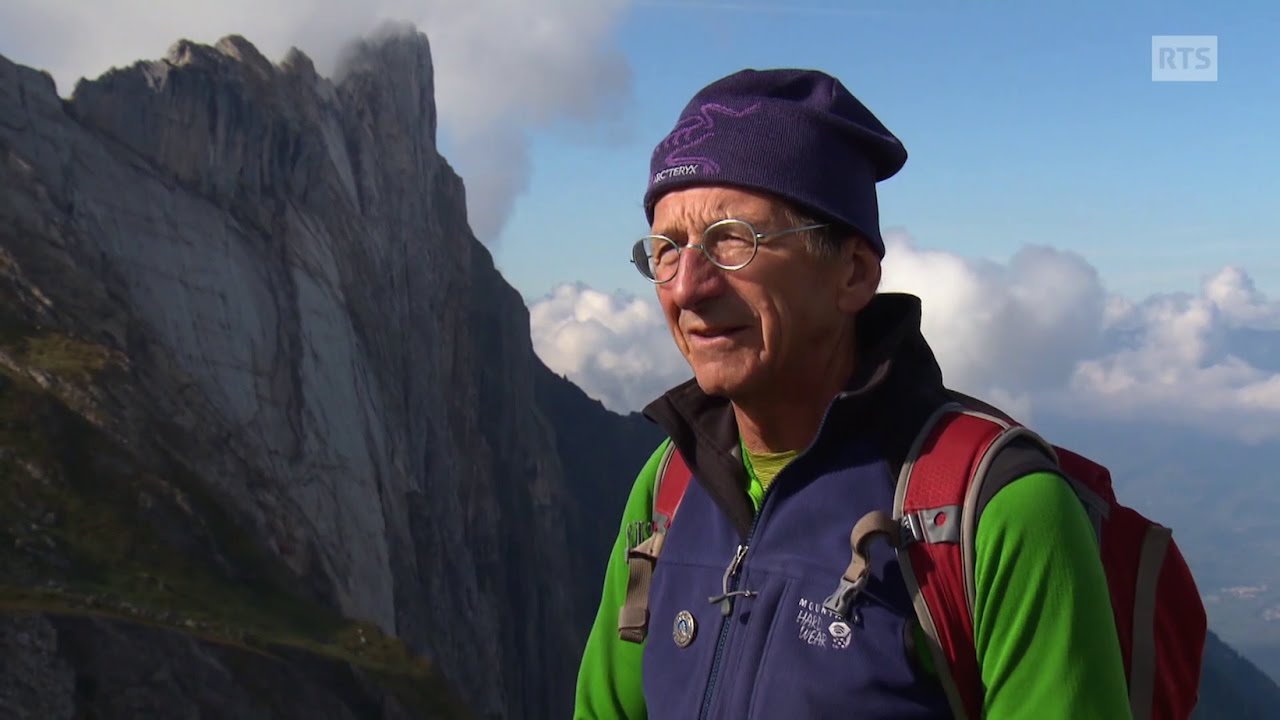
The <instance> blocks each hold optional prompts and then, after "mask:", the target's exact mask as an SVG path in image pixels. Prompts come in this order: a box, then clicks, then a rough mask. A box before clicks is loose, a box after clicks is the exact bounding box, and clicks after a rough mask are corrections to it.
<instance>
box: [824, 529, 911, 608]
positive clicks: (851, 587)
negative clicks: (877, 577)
mask: <svg viewBox="0 0 1280 720" xmlns="http://www.w3.org/2000/svg"><path fill="white" fill-rule="evenodd" d="M878 535H883V536H884V537H885V539H886V540H888V541H889V545H890V546H892V547H894V548H896V547H898V546H899V545H901V539H902V526H901V525H899V524H898V523H897V522H896V521H895V520H894V519H893V518H892V517H890V516H889V514H888V513H885V512H882V511H879V510H877V511H875V512H869V513H867V514H866V515H863V516H862V517H861V518H860V519H859V520H858V522H857V523H856V524H855V525H854V526H853V532H851V533H849V547H850V549H852V551H853V552H852V557H851V558H850V560H849V567H847V568H845V571H844V576H843V577H841V578H840V585H839V586H838V587H837V588H836V591H835V592H833V593H831V595H829V596H828V597H827V599H826V600H825V601H823V603H822V605H823V607H825V608H826V609H828V610H830V611H832V612H834V613H836V614H837V615H840V616H842V617H848V616H849V610H850V608H851V607H852V606H853V601H854V600H855V599H857V597H858V593H860V592H862V588H863V587H864V586H866V584H867V576H868V574H869V572H870V570H871V557H870V556H869V555H868V554H867V546H868V545H870V544H871V541H872V540H874V539H875V538H876V536H878Z"/></svg>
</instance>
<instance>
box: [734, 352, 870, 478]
mask: <svg viewBox="0 0 1280 720" xmlns="http://www.w3.org/2000/svg"><path fill="white" fill-rule="evenodd" d="M828 357H829V358H830V360H829V361H828V362H827V364H826V366H825V367H822V368H820V369H816V370H817V371H816V372H814V373H812V374H806V375H802V376H799V377H797V378H796V380H797V381H798V382H797V383H796V384H793V385H789V386H787V387H783V388H767V389H766V392H765V393H761V395H760V396H759V397H754V398H744V399H742V400H741V401H734V403H733V412H734V415H735V417H736V418H737V421H738V432H739V433H741V434H742V441H743V444H744V445H746V447H747V449H748V450H750V451H751V452H753V453H775V452H785V451H788V450H803V449H805V448H807V447H808V446H809V444H810V443H812V442H813V439H814V438H815V437H816V436H817V434H818V429H819V428H820V427H821V425H822V419H823V417H824V416H825V415H826V412H827V408H828V407H829V406H830V405H831V400H832V399H833V398H834V397H835V396H836V395H837V394H839V393H840V392H841V391H842V390H844V388H845V384H846V383H847V382H848V380H849V377H850V376H852V374H853V370H854V366H855V364H856V360H855V356H854V353H853V348H852V347H849V345H847V344H842V346H841V347H840V348H837V349H835V350H834V352H833V353H832V354H831V355H829V356H828ZM805 380H808V382H805Z"/></svg>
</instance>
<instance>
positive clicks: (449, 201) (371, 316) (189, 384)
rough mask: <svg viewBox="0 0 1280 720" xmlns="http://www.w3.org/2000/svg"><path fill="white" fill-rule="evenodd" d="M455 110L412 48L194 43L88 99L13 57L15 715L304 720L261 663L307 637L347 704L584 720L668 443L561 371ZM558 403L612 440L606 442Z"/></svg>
mask: <svg viewBox="0 0 1280 720" xmlns="http://www.w3.org/2000/svg"><path fill="white" fill-rule="evenodd" d="M435 127H436V116H435V107H434V100H433V87H432V66H431V60H430V55H429V50H428V45H427V42H426V39H425V38H424V37H423V36H421V35H416V34H400V35H395V36H388V37H385V38H383V39H381V40H379V41H377V42H373V43H369V44H364V45H361V46H359V47H357V48H355V49H354V50H353V51H352V52H351V54H350V56H349V57H348V59H347V61H346V62H345V63H344V67H343V71H342V72H341V73H340V75H339V76H338V77H337V78H336V79H334V80H330V79H326V78H322V77H319V76H317V74H316V72H315V69H314V67H313V66H312V64H311V62H310V61H309V60H308V59H307V58H306V57H305V56H303V55H302V54H300V53H298V52H296V51H295V52H292V53H290V55H289V56H288V57H287V58H286V59H285V60H284V61H283V62H282V63H281V64H279V65H273V64H272V63H270V62H268V61H267V60H266V59H264V58H263V57H262V56H261V55H260V54H259V53H258V52H257V50H256V49H254V48H253V46H252V45H250V44H249V43H248V42H247V41H245V40H243V39H241V38H237V37H230V38H226V39H224V40H222V41H221V42H219V43H218V44H217V45H216V46H215V47H208V46H201V45H196V44H192V43H188V42H180V43H178V44H176V45H175V46H174V47H173V48H172V50H171V51H170V53H169V55H168V57H166V58H165V59H163V60H160V61H155V62H143V63H138V64H136V65H134V66H132V67H129V68H126V69H123V70H118V71H112V72H111V73H108V74H107V75H105V76H103V77H102V78H100V79H98V80H95V81H91V82H82V83H81V84H80V85H79V86H78V87H77V88H76V90H75V93H74V95H73V97H72V98H71V100H69V101H65V102H64V101H63V100H61V99H59V98H58V96H57V94H56V93H55V89H54V87H53V84H52V81H51V80H50V79H49V77H48V76H47V75H44V74H41V73H38V72H36V71H33V70H31V69H28V68H24V67H21V66H19V65H15V64H13V63H11V62H9V61H7V60H4V59H3V58H0V307H3V312H2V313H0V368H2V369H3V373H4V374H3V376H0V382H3V383H5V385H4V389H3V393H4V395H3V404H2V405H3V407H0V410H3V413H0V447H2V448H3V454H2V455H0V470H2V471H3V472H4V474H5V475H6V480H5V482H6V483H7V484H8V487H7V488H6V489H5V490H0V492H3V493H5V495H3V496H0V561H2V562H3V563H4V565H3V566H0V570H2V571H3V574H4V576H5V577H6V578H15V579H17V580H16V581H8V580H7V581H6V583H7V589H6V590H3V591H0V607H3V608H6V609H8V610H10V611H19V610H24V611H38V612H39V613H40V614H38V615H36V616H35V617H34V618H23V619H10V620H6V621H5V623H7V624H4V625H0V634H8V636H10V637H18V636H21V637H22V638H24V639H23V641H22V642H21V643H16V644H10V643H8V642H6V643H5V644H4V650H0V658H3V660H4V666H5V667H6V668H9V667H11V662H17V659H16V658H17V656H18V655H22V656H23V657H27V655H24V654H23V653H24V652H25V651H22V650H19V649H17V648H21V647H28V646H31V647H37V648H40V649H38V650H36V651H33V652H34V655H31V657H32V658H34V659H30V661H29V662H26V664H25V665H23V667H27V668H28V670H29V672H27V673H26V674H25V675H22V674H20V678H25V679H22V680H21V681H20V682H18V681H15V682H17V686H15V687H19V688H26V690H25V691H23V690H21V689H13V688H10V690H9V691H8V693H7V695H6V690H5V688H6V685H5V684H4V683H0V708H4V707H5V705H4V703H5V702H8V703H9V704H10V707H21V702H20V701H16V700H14V699H13V698H20V697H24V695H23V694H22V693H23V692H27V694H28V695H30V694H31V693H32V692H35V691H38V690H39V689H40V687H41V686H42V685H41V684H42V683H43V684H44V686H47V689H48V692H44V693H40V692H36V694H35V696H39V697H44V698H45V701H47V703H48V705H47V709H45V710H44V711H41V712H39V713H37V714H38V716H40V717H48V718H56V717H72V716H73V713H74V712H75V709H76V708H80V710H81V711H84V709H85V708H86V707H88V708H93V709H94V711H95V712H96V713H97V715H96V716H99V717H133V716H134V713H133V711H130V710H129V708H130V707H133V706H130V705H129V704H128V702H125V701H121V700H120V699H119V697H120V696H121V693H122V692H124V695H125V696H130V695H129V692H125V691H126V690H129V688H135V685H133V684H131V683H135V682H136V687H138V688H141V687H145V686H147V683H153V684H154V683H157V682H158V683H159V685H157V687H159V686H164V687H166V688H170V690H171V689H172V687H179V688H180V687H187V688H188V689H190V688H191V687H192V686H194V685H199V684H201V683H203V682H204V681H205V680H202V679H201V678H205V679H207V677H206V676H210V674H212V675H216V676H217V677H218V678H219V681H218V682H219V683H220V685H214V686H212V687H223V691H220V692H217V693H216V695H220V696H226V697H237V698H241V697H242V698H244V701H243V704H242V706H241V707H242V708H243V712H236V713H235V714H234V716H235V717H259V716H261V717H266V716H271V717H275V716H284V715H277V714H276V713H277V712H284V711H283V710H279V709H278V708H277V709H275V710H273V709H272V708H274V707H276V706H277V705H278V706H282V707H292V706H290V705H289V703H288V701H287V699H288V698H289V697H293V696H294V695H295V694H296V693H295V691H294V689H292V688H291V689H289V690H288V691H286V690H284V689H282V688H279V687H278V686H275V687H277V689H276V690H274V691H273V690H272V689H271V688H272V687H273V685H272V684H271V682H269V681H268V680H267V678H269V677H272V675H271V674H270V673H269V672H266V671H263V670H261V669H260V666H261V665H262V664H263V662H264V661H263V660H262V659H261V658H262V657H263V656H264V655H265V656H269V657H273V658H277V663H278V662H279V661H278V658H280V657H293V656H294V655H297V654H298V653H301V654H303V655H304V656H306V657H308V658H312V659H311V660H309V661H308V662H310V663H311V665H310V666H307V667H303V666H302V665H299V664H298V663H293V664H291V665H289V666H288V667H286V668H283V669H279V668H277V669H276V670H273V671H271V672H275V673H276V674H277V675H276V677H277V678H278V679H280V682H283V683H285V684H286V685H288V684H290V683H293V684H296V686H297V687H302V688H311V689H314V690H315V691H316V692H317V695H316V697H317V698H330V699H332V700H333V707H334V708H340V709H334V710H333V711H332V713H331V714H329V715H323V716H325V717H329V716H332V717H347V716H352V717H367V716H376V717H384V716H385V717H396V716H397V713H400V712H402V710H403V712H408V713H414V712H415V711H420V712H421V713H424V714H427V715H429V714H431V713H436V712H439V713H448V712H451V710H448V708H452V707H454V705H453V704H451V703H452V700H451V699H450V697H451V696H450V691H448V690H446V689H444V687H443V683H444V682H445V680H447V681H448V682H449V683H451V685H452V686H453V687H454V688H456V689H457V690H458V691H459V692H460V693H461V695H463V696H464V697H465V698H466V700H467V701H468V702H469V704H470V706H471V707H472V708H474V710H475V711H476V712H477V714H479V715H484V716H501V717H528V718H535V717H565V716H567V714H568V708H569V701H570V696H571V693H572V683H573V675H574V672H575V670H576V663H577V658H578V656H579V650H580V647H581V643H582V641H583V639H584V636H585V630H586V627H587V624H588V622H589V620H590V617H589V615H590V613H591V612H592V611H593V610H594V608H593V605H592V603H593V600H594V597H595V594H596V592H597V591H598V582H599V571H600V569H601V567H602V564H603V560H604V557H603V552H604V548H606V547H607V545H606V544H605V543H606V542H607V536H608V535H609V534H611V533H612V532H613V531H614V530H615V528H614V527H613V524H615V523H616V517H617V513H618V511H619V509H620V508H621V498H622V497H623V495H624V494H625V492H626V489H627V488H626V487H625V483H626V482H627V481H628V480H629V476H630V474H631V473H633V472H634V471H635V469H636V468H638V467H639V464H640V462H642V460H643V457H644V456H645V455H646V454H647V452H648V451H649V450H650V449H652V447H653V446H654V444H655V443H656V441H657V439H656V436H655V435H654V434H653V432H654V431H653V429H652V428H651V427H649V426H648V425H647V424H646V423H644V422H643V421H642V420H640V419H639V418H638V417H634V416H633V417H632V418H629V419H625V420H619V419H618V418H617V417H616V416H612V415H611V414H609V413H606V412H605V411H604V410H603V408H601V407H600V406H599V405H598V404H595V403H590V402H589V401H587V400H586V399H585V398H584V397H583V396H582V395H581V393H580V392H578V391H577V390H576V388H572V386H569V385H568V384H567V383H565V382H564V381H563V380H560V379H559V378H556V377H554V376H552V375H551V374H550V373H549V372H548V371H547V370H546V369H545V367H543V366H542V365H541V363H540V362H538V360H537V359H536V357H535V356H534V354H533V350H532V346H531V343H530V340H529V328H528V316H527V312H526V310H525V307H524V305H523V303H522V302H521V299H520V297H519V295H518V294H517V293H516V292H515V291H514V290H513V289H512V288H511V287H510V286H508V285H507V284H506V283H505V282H504V281H503V280H502V278H501V277H500V275H499V274H498V273H497V272H496V270H495V269H494V266H493V262H492V258H491V257H490V255H489V253H488V252H487V251H486V250H485V249H484V247H483V246H482V245H480V244H479V243H478V242H477V241H476V240H475V238H474V237H473V236H472V235H471V233H470V231H469V229H468V225H467V222H466V217H465V203H464V195H463V193H464V189H463V185H462V182H461V181H460V180H459V178H458V177H457V175H456V174H455V173H454V172H453V171H452V170H451V169H450V167H449V166H448V164H447V163H446V162H445V160H444V159H443V158H442V157H441V156H440V154H439V152H438V151H437V149H436V145H435ZM548 408H550V410H548ZM556 408H561V409H562V411H563V410H564V409H568V411H570V412H572V413H574V414H575V415H576V416H578V417H580V418H581V417H586V418H590V417H592V415H591V413H596V414H598V416H599V417H601V418H603V417H605V416H608V417H609V418H610V421H611V422H612V424H611V425H610V428H611V429H610V430H609V431H607V432H605V435H608V436H609V437H610V438H613V439H615V440H618V442H619V443H620V446H619V447H618V448H617V451H616V452H610V451H609V450H608V449H607V448H600V447H597V448H596V449H595V450H596V452H594V453H592V454H591V455H590V457H585V458H584V456H583V453H582V452H580V449H579V448H577V447H575V438H574V437H571V436H568V435H566V434H565V433H564V432H560V433H558V432H557V429H556V419H555V417H554V415H550V414H549V413H554V412H556V410H555V409H556ZM583 413H586V415H585V416H584V415H583ZM32 418H39V422H29V421H31V420H32ZM588 423H589V421H588ZM50 438H57V441H56V442H54V441H53V440H50ZM624 440H625V442H623V441H624ZM562 452H563V453H565V455H562V454H561V453H562ZM562 458H567V460H566V459H562ZM615 462H616V463H618V464H620V465H621V466H622V467H623V470H622V472H621V473H620V474H618V473H616V472H615V473H614V474H609V473H608V471H607V469H606V468H607V466H608V465H609V464H611V463H615ZM566 466H572V468H573V470H574V474H573V475H572V476H571V475H569V474H568V473H566ZM11 479H12V480H11ZM575 483H576V485H575ZM618 483H622V485H617V484H618ZM615 486H616V487H615ZM601 517H605V518H606V519H605V520H604V521H601V520H600V518H601ZM571 540H573V541H579V542H581V541H584V540H587V541H590V542H592V543H593V545H592V550H595V551H596V552H595V554H594V555H592V554H591V552H592V550H588V551H587V552H586V553H585V554H584V553H575V552H572V551H568V550H567V548H569V543H570V541H571ZM15 617H17V616H15ZM136 621H142V622H145V623H146V624H147V626H148V627H145V628H144V627H134V626H133V625H132V624H131V623H133V622H136ZM353 621H359V624H354V623H353ZM121 623H123V624H121ZM175 631H178V632H180V633H182V635H181V637H172V633H173V632H175ZM192 635H194V636H195V638H196V639H192ZM51 638H54V639H56V642H55V641H54V640H51ZM54 646H56V647H57V651H56V652H55V651H52V650H49V648H51V647H54ZM68 648H70V649H68ZM75 648H80V650H75ZM159 648H165V651H166V652H170V653H171V655H170V666H169V667H170V669H169V670H166V671H165V672H166V673H169V676H168V679H166V680H164V681H163V682H161V681H157V680H156V679H155V678H154V677H153V676H152V674H151V671H147V670H146V668H148V667H151V666H150V665H148V664H147V663H152V664H153V665H154V664H155V663H158V662H159V660H157V657H159V656H158V653H160V652H161V650H160V649H159ZM406 648H407V651H406ZM375 649H376V650H375ZM135 650H136V652H135ZM413 655H419V656H423V657H425V658H427V659H428V660H429V664H427V662H426V661H419V660H414V659H413V658H412V656H413ZM24 662H25V661H24ZM12 666H13V667H17V665H12ZM321 666H323V667H324V668H328V669H326V670H324V671H323V672H321V671H312V670H314V669H315V668H316V667H321ZM273 667H275V666H273ZM308 667H309V668H310V670H308V669H307V668H308ZM300 668H301V669H300ZM335 674H336V675H335ZM337 675H341V676H342V678H345V679H343V680H342V681H335V680H333V679H332V678H333V677H336V676H337ZM441 675H443V676H444V679H441ZM131 678H132V679H131ZM350 678H355V679H350ZM406 687H410V688H417V689H416V690H414V689H410V690H406V689H405V688H406ZM423 687H430V688H433V689H437V688H438V691H439V692H438V694H436V695H432V697H431V698H428V699H425V700H424V699H423V697H422V695H423V693H422V692H421V688H423ZM33 688H34V690H33ZM130 692H133V695H132V696H133V697H135V698H136V696H137V694H138V693H143V694H145V691H144V690H133V691H130ZM165 692H167V693H168V694H164V693H161V695H162V696H163V697H170V696H173V697H178V696H182V693H181V692H178V691H176V690H174V691H172V692H170V691H169V690H166V691H165ZM193 692H194V691H192V692H188V693H187V694H186V695H185V699H183V700H182V701H181V702H185V703H187V704H186V705H181V704H178V705H172V706H163V707H161V708H160V709H159V710H157V712H159V713H160V714H161V715H164V716H170V715H169V713H171V712H172V713H178V714H181V715H183V716H187V714H188V712H187V709H188V708H189V707H202V706H201V705H200V703H202V702H205V700H202V699H201V698H199V697H196V696H195V695H193V694H192V693H193ZM433 692H435V690H433ZM273 693H274V694H273ZM64 698H65V700H64ZM95 698H96V699H95ZM104 698H106V699H104ZM255 698H256V700H255ZM45 701H42V702H45ZM174 702H177V701H176V700H175V701H174ZM317 702H319V700H317ZM14 703H17V705H14ZM255 703H256V704H255ZM273 703H274V705H273ZM397 708H399V709H397ZM405 708H407V709H405ZM134 710H135V711H136V707H135V708H134ZM343 713H346V714H343ZM172 716H177V715H172ZM287 716H291V717H293V716H296V717H308V718H310V717H320V716H322V715H317V714H313V713H310V712H306V711H304V709H302V708H293V709H291V710H290V711H289V714H288V715H287Z"/></svg>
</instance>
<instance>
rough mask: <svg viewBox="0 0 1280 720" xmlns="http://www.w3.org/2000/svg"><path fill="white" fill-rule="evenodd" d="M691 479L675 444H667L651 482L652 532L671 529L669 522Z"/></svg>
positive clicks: (687, 466) (687, 465)
mask: <svg viewBox="0 0 1280 720" xmlns="http://www.w3.org/2000/svg"><path fill="white" fill-rule="evenodd" d="M692 477H693V473H692V471H690V470H689V464H688V463H686V462H685V460H684V456H683V455H681V454H680V451H679V450H677V449H676V444H675V443H674V442H668V443H667V449H666V451H665V452H663V453H662V460H661V461H659V463H658V474H657V477H655V478H654V481H653V526H652V530H653V532H655V533H665V532H666V531H667V528H669V527H671V521H672V520H674V519H675V517H676V510H677V509H679V507H680V500H682V499H683V498H684V491H685V490H686V489H687V488H688V487H689V480H690V479H691V478H692Z"/></svg>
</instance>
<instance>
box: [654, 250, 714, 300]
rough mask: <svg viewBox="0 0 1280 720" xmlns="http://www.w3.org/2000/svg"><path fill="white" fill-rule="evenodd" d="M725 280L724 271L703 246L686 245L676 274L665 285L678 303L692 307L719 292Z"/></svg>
mask: <svg viewBox="0 0 1280 720" xmlns="http://www.w3.org/2000/svg"><path fill="white" fill-rule="evenodd" d="M723 281H724V271H722V270H721V269H720V268H718V267H716V266H715V264H714V263H712V262H711V260H710V259H709V258H708V257H707V256H706V254H704V253H703V252H702V249H701V248H696V247H686V248H684V249H683V250H682V251H681V252H680V262H679V267H678V268H677V270H676V276H675V277H674V278H672V279H671V282H669V283H666V284H665V287H666V288H667V291H668V292H670V293H671V299H672V300H674V301H675V303H676V304H677V305H679V306H680V307H682V308H691V307H697V306H698V305H699V304H700V303H701V302H703V301H704V300H706V299H707V298H709V297H713V296H715V295H716V294H718V293H719V292H720V285H721V284H722V283H723Z"/></svg>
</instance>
